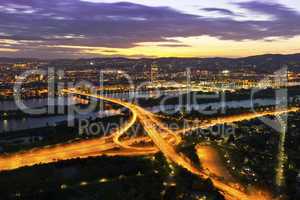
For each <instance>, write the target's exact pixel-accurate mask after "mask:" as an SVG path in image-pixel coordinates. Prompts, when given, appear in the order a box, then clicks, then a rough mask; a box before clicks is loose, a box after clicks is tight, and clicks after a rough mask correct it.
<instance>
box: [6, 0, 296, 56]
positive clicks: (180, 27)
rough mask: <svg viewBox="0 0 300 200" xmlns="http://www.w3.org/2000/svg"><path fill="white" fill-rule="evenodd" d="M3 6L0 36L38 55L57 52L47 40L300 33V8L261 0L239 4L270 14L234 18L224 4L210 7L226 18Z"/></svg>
mask: <svg viewBox="0 0 300 200" xmlns="http://www.w3.org/2000/svg"><path fill="white" fill-rule="evenodd" d="M0 5H1V6H0V39H12V40H17V41H20V42H21V43H22V44H19V45H17V46H16V45H15V46H16V48H19V49H21V50H22V51H27V52H29V53H32V54H34V53H36V54H35V55H39V54H38V53H39V51H37V49H38V50H41V51H45V52H47V51H51V50H52V51H54V50H56V51H57V49H52V48H48V47H46V46H49V45H81V46H92V47H93V46H94V47H112V48H128V47H132V46H135V45H136V43H139V42H164V41H165V42H170V41H169V40H167V39H166V38H170V37H189V36H200V35H210V36H213V37H218V38H221V39H225V40H245V39H250V40H258V39H265V38H267V37H292V36H296V35H299V34H300V15H299V13H297V12H296V11H294V10H292V9H289V8H287V7H285V6H283V5H281V4H276V3H265V2H264V3H263V2H258V1H251V2H246V3H239V4H237V5H238V6H240V7H241V8H243V9H247V10H249V11H250V12H259V13H263V14H267V15H270V16H272V19H270V20H264V21H256V20H255V19H253V20H248V21H236V20H234V19H233V18H230V16H229V15H232V14H234V12H233V11H230V10H225V9H220V8H206V10H207V11H217V12H221V13H223V14H227V15H228V17H227V18H209V17H203V16H196V15H189V14H184V13H180V12H179V11H176V10H173V9H170V8H168V7H149V6H144V5H139V4H133V3H90V2H82V1H79V0H63V1H62V0H47V1H46V0H30V1H19V0H1V3H0ZM24 41H30V43H29V44H28V42H27V43H26V42H24ZM34 41H35V42H36V44H35V45H36V46H35V45H34ZM0 47H1V46H0ZM35 51H36V52H35ZM65 53H66V54H69V53H70V50H68V51H67V50H66V52H65ZM75 53H77V52H75ZM35 55H32V56H35ZM76 55H77V54H76Z"/></svg>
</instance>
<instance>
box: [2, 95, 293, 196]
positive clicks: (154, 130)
mask: <svg viewBox="0 0 300 200" xmlns="http://www.w3.org/2000/svg"><path fill="white" fill-rule="evenodd" d="M64 92H65V93H69V94H73V95H80V96H86V97H92V98H96V99H100V100H104V101H108V102H110V103H114V104H117V105H120V106H123V107H125V108H127V109H128V110H129V111H130V112H131V117H130V119H129V121H128V122H127V123H125V124H124V125H122V126H121V127H120V128H119V129H118V130H117V131H116V132H115V133H113V134H112V135H111V136H108V137H106V138H100V139H92V140H86V141H80V142H75V143H72V144H59V145H55V146H52V147H46V148H39V149H34V150H32V151H27V152H21V153H16V154H11V155H3V156H1V157H0V171H3V170H13V169H18V168H20V167H25V166H33V165H36V164H46V163H53V162H59V161H62V160H70V159H74V158H88V157H97V156H102V155H107V156H141V155H151V154H155V153H157V152H159V151H161V152H162V153H163V154H164V155H165V156H166V157H167V158H168V159H169V160H171V161H173V162H174V163H176V164H177V165H179V166H181V167H183V168H185V169H186V170H188V171H190V172H191V173H193V174H196V175H198V176H200V177H201V178H204V179H207V178H210V179H211V180H212V182H213V184H214V186H215V187H216V188H218V189H219V190H220V191H222V192H223V193H224V194H225V197H226V199H237V200H252V199H268V198H267V197H266V198H264V196H262V197H261V196H258V194H255V195H254V196H253V197H252V196H251V195H249V194H247V193H246V192H245V191H243V190H240V189H238V188H235V187H232V185H230V184H228V183H224V182H223V181H220V180H219V179H217V178H214V177H210V176H209V174H207V173H206V172H205V171H204V170H202V169H200V167H198V166H195V165H194V164H193V163H192V162H191V160H190V159H189V158H188V157H186V156H185V155H183V154H182V153H178V152H177V151H176V149H175V147H176V146H177V145H178V144H179V143H180V142H181V140H182V139H181V137H180V134H184V133H186V132H190V131H194V130H197V129H203V128H209V127H211V126H215V125H217V124H224V123H234V122H238V121H244V120H250V119H254V118H257V117H262V116H266V115H275V114H276V115H277V114H281V113H286V112H296V111H298V108H292V109H288V110H280V111H268V112H259V113H248V114H242V115H239V116H228V117H223V118H219V119H216V120H212V121H210V122H209V123H206V124H202V125H199V126H195V127H191V128H188V129H182V130H179V131H177V132H173V131H172V130H170V129H169V128H167V127H166V126H165V125H164V124H163V123H162V122H160V121H159V119H158V118H157V117H156V116H155V115H153V114H152V113H151V112H149V111H147V110H145V109H143V108H141V107H139V106H137V105H134V104H131V103H127V102H123V101H121V100H119V99H112V98H107V97H103V96H100V95H93V94H87V93H82V92H79V91H74V90H64ZM137 121H139V123H141V124H142V125H143V128H144V130H145V131H146V133H147V134H148V136H149V138H150V139H151V140H149V138H147V137H144V138H143V139H141V138H140V139H138V138H135V139H130V140H127V141H126V140H124V141H122V139H121V137H122V136H123V135H124V134H125V133H126V132H128V131H129V130H130V128H131V127H132V126H133V125H134V124H135V123H137ZM139 141H147V142H149V141H150V142H151V141H152V142H153V143H154V144H155V145H156V147H153V146H150V147H135V146H133V144H135V143H137V142H139Z"/></svg>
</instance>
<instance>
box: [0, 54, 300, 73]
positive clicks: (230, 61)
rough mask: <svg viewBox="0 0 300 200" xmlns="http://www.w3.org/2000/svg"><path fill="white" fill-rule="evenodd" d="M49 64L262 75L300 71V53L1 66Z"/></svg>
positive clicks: (51, 62) (1, 60) (55, 63)
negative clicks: (247, 71)
mask: <svg viewBox="0 0 300 200" xmlns="http://www.w3.org/2000/svg"><path fill="white" fill-rule="evenodd" d="M42 61H43V62H48V63H49V65H50V66H54V67H59V66H70V67H71V66H72V67H86V66H91V64H94V65H95V67H104V68H130V67H132V66H135V67H138V66H145V65H151V63H153V62H156V63H157V64H158V65H160V66H161V67H170V66H172V67H174V68H175V69H182V68H199V69H211V70H219V69H232V70H234V69H242V68H245V69H248V68H249V69H254V70H256V71H257V70H258V71H269V70H272V71H274V70H276V69H280V68H282V67H285V66H288V67H289V68H290V69H292V70H296V71H300V53H298V54H288V55H283V54H265V55H257V56H249V57H243V58H222V57H215V58H176V57H170V58H140V59H130V58H122V57H115V58H82V59H56V60H42V59H35V58H0V63H17V62H42Z"/></svg>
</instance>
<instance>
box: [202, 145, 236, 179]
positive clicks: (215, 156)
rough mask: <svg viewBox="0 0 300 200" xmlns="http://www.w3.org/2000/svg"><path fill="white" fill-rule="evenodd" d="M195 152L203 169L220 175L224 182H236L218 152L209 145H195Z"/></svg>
mask: <svg viewBox="0 0 300 200" xmlns="http://www.w3.org/2000/svg"><path fill="white" fill-rule="evenodd" d="M196 152H197V155H198V158H199V161H200V162H201V166H202V168H203V169H205V170H206V169H208V171H209V173H211V174H212V175H215V176H217V177H222V178H223V179H224V181H226V182H236V180H235V179H234V178H233V177H232V175H231V174H230V172H229V171H228V169H227V168H226V167H225V165H224V163H223V160H222V158H221V157H220V155H219V153H218V152H217V151H216V150H215V149H214V148H213V147H211V146H208V145H197V146H196Z"/></svg>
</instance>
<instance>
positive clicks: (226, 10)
mask: <svg viewBox="0 0 300 200" xmlns="http://www.w3.org/2000/svg"><path fill="white" fill-rule="evenodd" d="M202 10H204V11H207V12H218V13H221V14H223V15H231V16H236V14H235V13H234V12H232V11H231V10H228V9H223V8H203V9H202Z"/></svg>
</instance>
